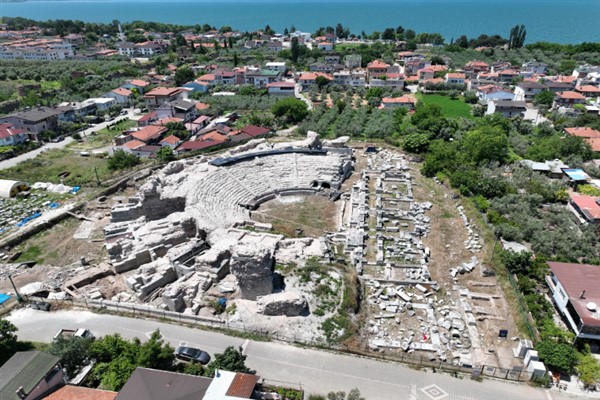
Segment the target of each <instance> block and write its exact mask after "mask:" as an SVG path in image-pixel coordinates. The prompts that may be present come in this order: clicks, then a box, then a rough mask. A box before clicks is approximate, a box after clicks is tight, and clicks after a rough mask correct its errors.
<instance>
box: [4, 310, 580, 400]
mask: <svg viewBox="0 0 600 400" xmlns="http://www.w3.org/2000/svg"><path fill="white" fill-rule="evenodd" d="M8 319H9V320H10V321H11V322H12V323H13V324H14V325H16V326H17V327H18V328H19V331H18V336H19V338H20V339H21V340H32V341H41V342H49V341H51V340H52V337H53V336H54V334H55V333H56V332H57V331H58V330H59V329H61V328H88V329H90V330H91V331H92V332H93V333H94V334H95V335H96V336H102V335H107V334H111V333H115V332H117V333H120V334H121V335H122V336H123V337H127V338H133V337H139V338H140V339H144V338H148V337H149V335H150V333H151V332H152V331H153V330H155V329H160V331H161V333H162V334H163V337H164V338H165V340H167V341H168V342H169V343H170V344H171V345H172V346H174V347H175V346H179V345H190V346H194V347H199V348H201V349H203V350H206V351H208V352H209V353H210V354H211V355H212V354H214V353H216V352H221V351H222V350H223V349H224V348H225V347H227V346H236V347H237V346H243V348H244V352H245V354H246V355H247V356H248V359H247V365H248V367H250V368H252V369H254V370H256V371H257V374H258V375H260V376H261V377H264V378H266V379H268V380H276V381H281V382H288V383H293V384H296V385H301V386H302V387H303V388H304V389H305V390H306V392H307V393H328V392H329V391H339V390H342V391H346V392H347V391H349V390H350V389H352V388H355V387H356V388H358V389H359V390H360V391H361V393H362V395H363V396H364V397H365V398H366V399H368V400H387V399H390V400H392V399H393V400H397V399H399V400H400V399H401V400H404V399H406V400H441V399H450V400H452V399H457V400H520V399H523V400H562V399H567V398H571V397H567V396H566V395H565V394H563V393H561V392H558V391H557V389H553V390H543V389H537V388H532V387H530V386H527V385H524V384H515V383H510V382H504V381H496V380H491V379H485V380H484V381H483V382H477V381H473V380H471V379H469V377H465V378H462V379H461V378H454V377H451V376H449V375H447V374H442V373H432V372H423V371H417V370H414V369H411V368H408V367H406V366H404V365H400V364H396V363H389V362H383V361H377V360H372V359H366V358H360V357H352V356H347V355H343V354H336V353H332V352H325V351H318V350H309V349H304V348H299V347H294V346H290V345H286V344H281V343H275V342H254V341H248V340H244V339H240V338H233V337H229V336H225V335H222V334H219V333H215V332H210V331H203V330H200V329H194V328H187V327H182V326H178V325H172V324H166V323H161V322H156V321H150V320H144V319H134V318H125V317H118V316H113V315H103V314H94V313H91V312H88V311H57V312H51V313H45V312H43V311H35V310H31V309H21V310H17V311H14V312H13V313H12V314H10V315H9V316H8ZM428 389H429V390H428Z"/></svg>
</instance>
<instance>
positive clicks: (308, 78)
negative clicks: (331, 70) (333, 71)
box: [298, 72, 333, 81]
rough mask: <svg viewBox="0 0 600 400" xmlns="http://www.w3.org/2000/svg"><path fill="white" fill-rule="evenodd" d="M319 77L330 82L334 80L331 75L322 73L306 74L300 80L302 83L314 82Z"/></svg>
mask: <svg viewBox="0 0 600 400" xmlns="http://www.w3.org/2000/svg"><path fill="white" fill-rule="evenodd" d="M319 76H323V77H325V78H327V79H329V80H332V79H333V77H332V76H331V75H328V74H324V73H322V72H305V73H303V74H302V75H300V77H299V78H298V79H299V80H302V81H314V80H315V79H317V77H319Z"/></svg>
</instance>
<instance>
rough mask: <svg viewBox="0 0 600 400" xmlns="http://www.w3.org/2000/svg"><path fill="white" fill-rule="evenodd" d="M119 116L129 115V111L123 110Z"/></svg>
mask: <svg viewBox="0 0 600 400" xmlns="http://www.w3.org/2000/svg"><path fill="white" fill-rule="evenodd" d="M119 115H127V110H121V113H120V114H119Z"/></svg>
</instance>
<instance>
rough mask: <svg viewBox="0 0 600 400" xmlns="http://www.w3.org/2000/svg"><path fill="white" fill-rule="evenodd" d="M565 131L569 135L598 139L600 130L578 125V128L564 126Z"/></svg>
mask: <svg viewBox="0 0 600 400" xmlns="http://www.w3.org/2000/svg"><path fill="white" fill-rule="evenodd" d="M565 132H567V133H568V134H569V135H571V136H579V137H582V138H590V139H599V138H600V131H597V130H595V129H592V128H588V127H578V128H565Z"/></svg>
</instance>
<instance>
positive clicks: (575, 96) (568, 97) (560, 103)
mask: <svg viewBox="0 0 600 400" xmlns="http://www.w3.org/2000/svg"><path fill="white" fill-rule="evenodd" d="M575 104H585V96H584V95H582V94H581V93H578V92H574V91H566V92H558V93H556V96H555V97H554V103H553V104H552V106H553V107H554V108H558V107H573V106H574V105H575Z"/></svg>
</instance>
